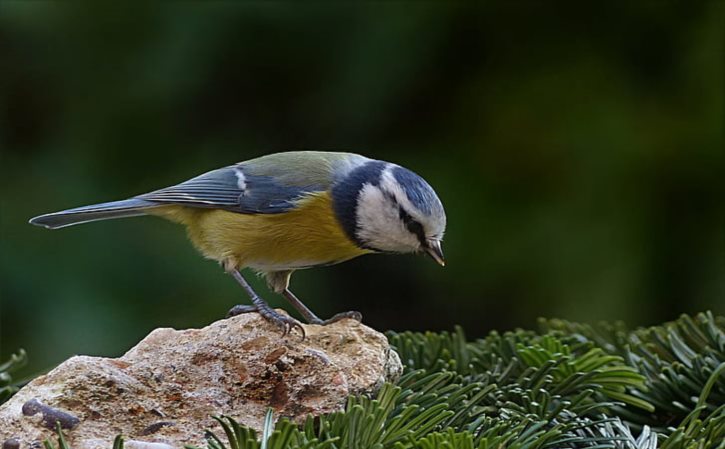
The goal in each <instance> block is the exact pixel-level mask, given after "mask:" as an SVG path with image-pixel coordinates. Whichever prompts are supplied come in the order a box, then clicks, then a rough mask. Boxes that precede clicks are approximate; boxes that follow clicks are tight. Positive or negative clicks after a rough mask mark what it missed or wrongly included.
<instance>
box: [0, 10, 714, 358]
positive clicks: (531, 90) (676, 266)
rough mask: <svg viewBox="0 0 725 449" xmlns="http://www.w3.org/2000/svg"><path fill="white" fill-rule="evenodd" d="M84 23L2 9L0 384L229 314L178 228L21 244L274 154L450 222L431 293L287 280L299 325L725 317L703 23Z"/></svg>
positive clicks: (231, 296) (333, 15)
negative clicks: (707, 313) (22, 353)
mask: <svg viewBox="0 0 725 449" xmlns="http://www.w3.org/2000/svg"><path fill="white" fill-rule="evenodd" d="M96 3H97V4H92V3H89V4H83V3H74V4H70V3H42V2H18V3H13V2H9V1H4V2H2V5H0V105H2V107H1V108H0V114H2V115H0V148H1V149H2V163H1V167H2V168H1V170H2V171H1V173H0V175H1V180H0V186H1V187H2V208H1V210H0V211H1V216H0V220H1V221H0V232H1V239H0V244H1V247H0V251H1V260H0V267H1V272H0V287H1V288H2V290H1V301H2V302H1V304H2V307H1V308H0V313H1V325H2V328H1V330H0V343H1V344H0V359H4V358H6V357H8V356H9V354H10V353H11V352H13V351H15V350H16V349H18V348H19V347H24V348H26V349H27V350H28V352H29V353H30V356H31V362H32V363H31V367H30V368H29V369H30V370H34V369H43V368H47V367H50V366H52V365H53V364H55V363H58V362H60V361H61V360H63V359H64V358H66V357H68V356H69V355H70V354H73V353H90V354H101V355H108V356H116V355H119V354H121V353H123V352H124V351H125V350H126V349H127V348H129V347H130V346H131V345H133V344H134V343H135V342H137V341H138V340H139V339H140V338H142V337H143V336H144V335H145V334H146V333H148V332H149V331H150V330H151V329H153V328H155V327H158V326H173V327H176V328H183V327H187V326H203V325H205V324H207V323H209V322H211V321H213V320H215V319H218V318H220V317H221V316H223V315H224V313H225V312H226V310H227V309H228V308H229V307H230V306H231V305H233V304H236V303H238V302H241V301H243V300H244V295H243V292H242V291H241V289H239V288H238V287H237V286H236V285H235V283H234V282H233V281H232V280H231V279H229V278H228V277H227V276H225V275H224V274H223V273H222V271H221V269H220V268H219V267H218V266H216V264H214V263H212V262H209V261H205V260H204V259H202V258H201V257H199V256H198V255H197V254H196V253H195V250H194V249H193V248H192V247H191V245H190V244H189V243H188V242H187V241H186V237H185V235H184V230H183V229H182V228H181V227H179V226H177V225H174V224H171V223H168V222H164V221H162V220H159V219H157V218H147V217H145V218H137V219H129V220H118V221H110V222H103V223H95V224H91V225H86V226H79V227H73V228H69V229H64V230H59V231H47V230H43V229H40V228H36V227H32V226H30V225H28V224H27V223H26V222H27V219H28V218H30V217H31V216H34V215H38V214H40V213H45V212H51V211H56V210H60V209H65V208H69V207H74V206H79V205H84V204H90V203H95V202H102V201H108V200H115V199H121V198H125V197H128V196H132V195H135V194H138V193H142V192H146V191H149V190H154V189H157V188H160V187H164V186H166V185H169V184H172V183H176V182H179V181H182V180H184V179H186V178H189V177H192V176H195V175H197V174H200V173H202V172H204V171H207V170H210V169H213V168H217V167H219V166H223V165H228V164H230V163H233V162H237V161H241V160H245V159H248V158H251V157H254V156H258V155H262V154H267V153H271V152H276V151H282V150H288V149H342V150H349V151H355V152H359V153H362V154H365V155H367V156H370V157H375V158H381V159H386V160H390V161H393V162H397V163H400V164H402V165H405V166H407V167H408V168H411V169H413V170H414V171H416V172H418V173H419V174H421V175H422V176H423V177H425V178H426V179H427V180H428V181H429V182H430V183H431V184H432V185H433V186H434V187H435V188H436V190H437V191H438V193H439V195H440V197H441V199H442V201H443V203H444V205H445V206H446V209H447V213H448V218H449V227H448V232H447V235H446V239H445V245H444V248H445V251H446V255H447V259H448V263H449V264H448V266H447V267H446V268H445V269H441V268H439V267H438V266H436V265H435V264H434V263H432V262H431V261H430V260H428V259H426V258H423V257H414V256H398V257H393V256H368V257H363V258H359V259H357V260H354V261H352V262H349V263H346V264H342V265H338V266H335V267H329V268H322V269H317V270H310V271H304V272H299V273H298V274H297V275H296V276H295V277H294V279H293V287H294V290H295V291H296V292H297V294H298V295H299V296H300V297H301V298H303V299H304V300H305V301H306V302H307V303H308V305H310V307H311V308H312V309H313V310H315V311H316V312H318V314H320V315H321V316H329V315H332V314H333V313H335V312H338V311H342V310H348V309H355V310H360V311H361V312H363V314H364V316H365V322H366V323H367V324H369V325H371V326H374V327H376V328H378V329H382V330H385V329H396V330H405V329H413V330H427V329H430V330H443V329H451V328H452V326H453V325H454V324H457V323H459V324H462V325H464V326H465V328H466V331H467V333H468V334H469V335H470V336H481V335H484V334H485V333H486V332H488V331H490V330H492V329H500V330H505V329H510V328H512V327H519V326H520V327H533V326H534V325H535V319H536V317H539V316H546V317H561V318H567V319H571V320H582V321H586V322H596V321H598V320H603V319H606V320H624V321H625V322H626V323H628V324H630V325H647V324H651V323H655V322H659V321H663V320H667V319H671V318H674V317H676V316H677V315H678V314H680V313H682V312H697V311H702V310H705V309H712V310H714V311H715V312H716V313H723V312H725V223H724V221H723V220H724V215H723V204H724V201H723V198H724V193H725V192H723V178H724V177H725V172H724V171H723V168H724V158H723V119H724V117H723V104H724V101H723V61H724V60H725V58H724V56H725V52H724V48H723V23H725V21H724V18H725V15H724V14H723V12H724V11H725V9H724V8H723V3H722V2H681V3H675V2H655V1H646V2H624V1H622V2H604V1H601V2H582V3H581V4H580V3H565V4H564V3H562V4H559V5H558V6H556V7H555V6H553V5H554V3H553V2H533V1H532V2H500V3H498V2H487V3H486V4H485V5H484V6H479V7H475V8H474V7H471V6H466V5H464V4H457V3H450V2H446V3H443V2H441V3H432V2H431V3H422V2H417V3H384V2H380V3H368V4H358V5H353V4H346V5H342V6H340V5H338V4H336V3H333V2H324V3H319V4H306V6H304V7H300V6H296V5H295V4H294V3H245V4H234V3H231V2H229V3H225V2H213V3H210V4H202V3H201V2H198V3H195V2H187V3H165V4H164V5H163V6H161V7H151V6H145V7H144V6H142V5H138V6H137V7H134V8H133V9H131V8H127V7H120V6H115V7H113V5H112V4H109V3H107V2H96ZM111 8H113V9H111ZM256 285H257V286H258V287H259V289H260V290H262V291H263V292H264V293H265V296H266V298H267V299H269V300H270V301H271V302H272V303H273V304H274V305H282V304H283V301H282V300H280V299H279V298H277V297H275V296H274V295H272V294H269V293H267V292H266V291H265V290H264V287H263V286H262V283H261V282H259V281H257V284H256ZM288 308H289V307H288Z"/></svg>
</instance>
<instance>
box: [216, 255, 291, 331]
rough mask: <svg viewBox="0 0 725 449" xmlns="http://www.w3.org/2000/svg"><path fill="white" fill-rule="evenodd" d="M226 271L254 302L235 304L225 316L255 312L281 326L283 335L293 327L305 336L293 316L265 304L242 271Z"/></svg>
mask: <svg viewBox="0 0 725 449" xmlns="http://www.w3.org/2000/svg"><path fill="white" fill-rule="evenodd" d="M227 273H229V274H231V275H232V277H233V278H234V279H235V280H236V281H237V282H238V283H239V285H241V286H242V288H243V289H244V291H245V292H247V295H248V296H249V299H251V300H252V304H254V305H252V306H243V305H236V306H234V307H232V308H231V310H229V312H228V313H227V317H230V316H236V315H239V314H242V313H247V312H257V313H259V314H260V315H262V318H264V319H265V320H267V321H269V322H271V323H272V324H274V325H275V326H277V327H280V328H282V336H283V337H284V336H285V335H287V334H289V333H290V332H292V330H293V329H295V328H297V329H299V331H300V333H301V334H302V338H303V339H304V338H305V329H304V328H303V327H302V325H301V324H300V323H299V322H298V321H297V320H295V319H294V318H291V317H289V316H287V315H282V314H281V313H279V312H277V311H276V310H274V309H273V308H271V307H270V306H269V304H267V303H266V302H265V301H264V300H263V299H262V298H261V297H260V296H259V295H258V294H257V293H256V292H255V291H254V290H253V289H252V286H251V285H249V282H247V280H246V279H244V276H242V273H240V272H239V270H237V269H229V270H227Z"/></svg>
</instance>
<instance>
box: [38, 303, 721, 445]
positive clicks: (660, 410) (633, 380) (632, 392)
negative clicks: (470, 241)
mask: <svg viewBox="0 0 725 449" xmlns="http://www.w3.org/2000/svg"><path fill="white" fill-rule="evenodd" d="M388 337H389V339H390V342H391V344H392V345H393V346H394V347H395V348H396V350H397V352H398V354H399V355H400V357H401V360H402V361H403V364H404V366H405V370H404V373H403V376H402V377H401V378H400V379H399V380H398V382H396V384H395V385H393V384H385V385H384V386H383V387H382V389H381V390H380V391H379V392H378V393H377V395H376V396H375V397H365V396H354V397H350V398H349V399H348V401H347V404H346V406H345V409H344V410H343V411H341V412H337V413H331V414H328V415H323V416H318V417H312V416H310V417H308V418H307V420H306V422H305V423H304V425H302V426H298V425H295V424H294V423H292V422H290V421H289V420H287V419H284V418H283V419H280V420H279V421H278V422H277V423H276V424H275V423H274V419H273V415H272V410H270V411H269V412H268V413H267V415H266V418H265V422H264V427H263V431H262V435H261V437H259V436H258V435H257V432H256V431H255V430H254V429H250V428H248V427H244V426H242V425H240V424H239V423H238V422H237V421H235V420H234V419H233V418H232V417H229V416H223V417H216V418H215V419H216V421H217V422H218V423H219V425H220V426H221V428H222V431H223V435H222V436H219V435H217V434H216V433H214V432H211V431H207V434H206V435H207V442H208V443H207V447H208V449H298V448H304V449H367V448H373V449H494V448H495V449H504V448H506V449H583V448H591V449H595V448H613V449H656V448H660V449H725V405H723V404H724V401H723V394H724V393H725V388H724V387H725V385H724V382H725V351H724V348H725V320H723V318H721V317H714V316H713V315H712V314H711V313H705V314H700V315H697V316H696V317H689V316H682V317H681V318H680V319H678V320H677V321H675V322H672V323H665V324H663V325H661V326H656V327H652V328H648V329H637V330H632V331H629V330H627V329H625V328H624V327H623V326H622V325H620V324H615V325H609V324H602V325H599V326H588V325H582V324H577V323H569V322H566V321H561V320H543V321H542V322H541V331H540V332H533V331H524V330H516V331H513V332H506V333H504V334H499V333H497V332H492V333H491V334H490V335H488V336H487V337H486V338H483V339H479V340H475V341H469V340H467V339H466V338H465V335H464V333H463V331H462V329H460V328H458V329H456V330H455V332H452V333H449V332H442V333H432V332H427V333H415V332H403V333H390V334H389V335H388ZM58 444H59V449H68V448H67V446H65V445H64V443H63V441H62V436H60V432H59V442H58ZM121 445H122V440H119V439H117V444H116V445H114V449H122V448H121ZM46 448H47V449H53V447H52V446H51V445H50V443H47V442H46ZM187 448H188V449H197V448H193V447H192V446H187Z"/></svg>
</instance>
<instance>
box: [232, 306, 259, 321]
mask: <svg viewBox="0 0 725 449" xmlns="http://www.w3.org/2000/svg"><path fill="white" fill-rule="evenodd" d="M256 311H257V308H256V307H255V306H247V305H241V304H237V305H236V306H234V307H232V308H231V309H229V312H227V316H226V318H231V317H233V316H237V315H241V314H243V313H250V312H256Z"/></svg>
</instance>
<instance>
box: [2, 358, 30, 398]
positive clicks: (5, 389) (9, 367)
mask: <svg viewBox="0 0 725 449" xmlns="http://www.w3.org/2000/svg"><path fill="white" fill-rule="evenodd" d="M27 363H28V355H27V354H26V353H25V351H24V350H23V349H20V350H19V351H18V353H17V354H13V355H11V356H10V359H9V360H8V361H6V362H4V363H0V404H2V403H3V402H5V401H7V400H8V399H9V398H10V396H12V395H13V394H15V392H16V391H18V386H17V385H16V384H14V383H13V378H12V376H11V374H12V373H13V372H15V371H17V370H18V369H20V368H22V367H24V366H25V365H26V364H27Z"/></svg>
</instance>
